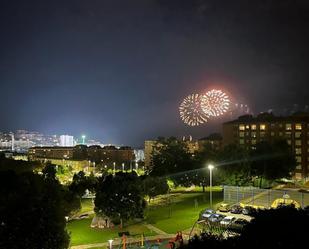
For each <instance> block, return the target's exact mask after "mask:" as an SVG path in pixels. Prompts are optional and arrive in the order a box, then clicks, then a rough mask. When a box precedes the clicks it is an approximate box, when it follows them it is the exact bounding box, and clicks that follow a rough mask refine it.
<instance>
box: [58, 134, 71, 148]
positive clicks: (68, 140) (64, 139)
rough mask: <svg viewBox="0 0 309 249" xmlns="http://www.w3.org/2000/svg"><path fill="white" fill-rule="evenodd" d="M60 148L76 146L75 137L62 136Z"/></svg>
mask: <svg viewBox="0 0 309 249" xmlns="http://www.w3.org/2000/svg"><path fill="white" fill-rule="evenodd" d="M60 146H62V147H71V146H74V137H73V136H70V135H61V136H60Z"/></svg>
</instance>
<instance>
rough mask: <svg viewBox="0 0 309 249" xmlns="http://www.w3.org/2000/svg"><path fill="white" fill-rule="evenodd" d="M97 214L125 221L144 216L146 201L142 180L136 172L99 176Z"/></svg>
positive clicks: (96, 202) (121, 222)
mask: <svg viewBox="0 0 309 249" xmlns="http://www.w3.org/2000/svg"><path fill="white" fill-rule="evenodd" d="M94 203H95V212H96V214H97V215H101V214H104V215H107V216H108V217H110V218H112V219H114V220H117V219H120V224H121V227H122V224H123V222H125V221H127V220H129V219H132V218H142V217H143V209H144V208H145V201H144V199H143V192H142V188H141V180H140V179H139V177H138V176H137V174H136V173H135V172H131V173H122V172H118V173H116V175H115V176H113V175H108V176H104V177H101V178H99V180H98V186H97V190H96V197H95V200H94Z"/></svg>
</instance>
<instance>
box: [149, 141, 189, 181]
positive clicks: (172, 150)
mask: <svg viewBox="0 0 309 249" xmlns="http://www.w3.org/2000/svg"><path fill="white" fill-rule="evenodd" d="M152 162H153V168H152V170H151V171H150V175H152V176H164V175H169V174H174V173H179V172H184V171H187V170H191V169H192V168H193V167H194V161H193V158H192V154H190V153H189V152H188V148H187V145H186V143H185V142H183V141H179V140H177V139H176V138H174V137H170V138H168V139H164V138H159V139H158V140H157V142H156V144H155V146H154V150H153V153H152Z"/></svg>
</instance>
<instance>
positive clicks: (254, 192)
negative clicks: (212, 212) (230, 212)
mask: <svg viewBox="0 0 309 249" xmlns="http://www.w3.org/2000/svg"><path fill="white" fill-rule="evenodd" d="M223 191H224V192H223V193H224V202H225V203H228V204H237V203H241V204H244V205H252V206H258V207H265V208H270V207H271V206H272V204H273V203H274V202H275V201H276V200H278V199H281V200H287V201H292V200H293V201H294V202H296V203H297V204H299V205H300V206H301V207H302V208H304V207H305V206H309V193H304V192H298V191H296V190H274V189H260V188H255V187H235V186H224V187H223Z"/></svg>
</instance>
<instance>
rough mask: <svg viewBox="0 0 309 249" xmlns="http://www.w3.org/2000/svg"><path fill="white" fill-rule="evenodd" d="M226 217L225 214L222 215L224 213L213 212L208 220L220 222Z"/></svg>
mask: <svg viewBox="0 0 309 249" xmlns="http://www.w3.org/2000/svg"><path fill="white" fill-rule="evenodd" d="M224 217H225V215H222V214H212V215H211V216H210V217H209V218H208V220H209V221H210V222H220V221H221V220H223V219H224Z"/></svg>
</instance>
